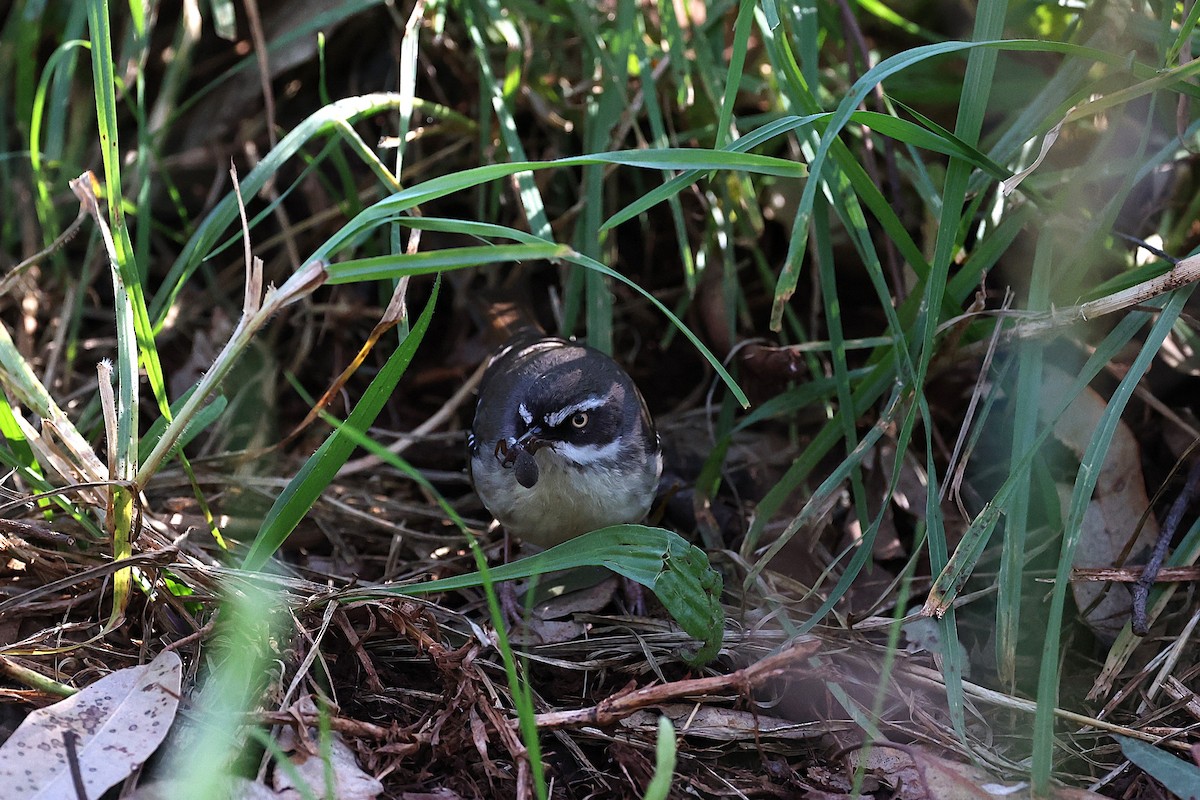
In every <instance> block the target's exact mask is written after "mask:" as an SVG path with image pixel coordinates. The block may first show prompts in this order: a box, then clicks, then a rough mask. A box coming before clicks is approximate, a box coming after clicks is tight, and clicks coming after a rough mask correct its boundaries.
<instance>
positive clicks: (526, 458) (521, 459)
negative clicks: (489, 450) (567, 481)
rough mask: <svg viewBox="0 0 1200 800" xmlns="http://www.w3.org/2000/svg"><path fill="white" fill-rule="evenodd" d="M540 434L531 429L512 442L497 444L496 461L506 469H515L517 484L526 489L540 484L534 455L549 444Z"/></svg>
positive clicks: (506, 441) (502, 441)
mask: <svg viewBox="0 0 1200 800" xmlns="http://www.w3.org/2000/svg"><path fill="white" fill-rule="evenodd" d="M539 433H541V431H540V430H538V429H537V428H531V429H530V430H528V431H526V432H525V433H524V434H523V435H521V437H520V438H517V439H514V440H512V441H511V442H509V441H508V440H505V439H501V440H500V441H498V442H496V450H495V453H494V455H495V456H496V460H497V461H499V462H500V466H502V467H504V468H505V469H515V470H516V472H515V474H516V477H517V483H519V484H521V485H522V486H524V487H525V488H526V489H532V488H533V487H534V485H535V484H537V482H538V465H537V461H536V460H535V459H534V457H533V456H534V454H535V453H537V451H538V450H540V449H541V448H543V447H545V446H546V445H547V444H549V442H547V441H546V440H545V439H542V438H540V437H539V436H538V434H539Z"/></svg>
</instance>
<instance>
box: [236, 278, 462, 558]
mask: <svg viewBox="0 0 1200 800" xmlns="http://www.w3.org/2000/svg"><path fill="white" fill-rule="evenodd" d="M440 285H441V281H440V279H439V280H438V281H436V282H435V283H434V288H433V293H432V294H431V295H430V298H429V302H427V303H426V304H425V309H424V310H423V311H422V312H421V316H420V317H418V319H417V321H416V322H415V323H414V324H413V326H412V329H411V330H410V331H409V333H408V336H406V337H404V341H402V342H401V343H400V346H399V347H397V348H396V350H395V352H393V353H392V355H391V356H389V357H388V360H387V363H386V364H385V365H384V367H383V368H382V369H381V370H380V371H379V373H378V374H377V375H376V376H375V379H374V380H373V381H371V385H370V386H369V387H367V390H366V392H365V393H364V394H363V397H362V399H361V400H359V402H358V404H357V405H355V407H354V411H353V412H351V414H350V418H349V420H347V425H349V426H351V427H353V428H355V429H357V430H367V429H368V428H369V427H370V426H371V423H372V422H374V420H375V417H377V416H378V415H379V412H380V411H381V410H382V409H383V406H384V404H385V403H386V402H387V401H388V399H389V398H390V397H391V395H392V390H393V389H395V387H396V384H397V383H398V382H399V381H400V378H401V377H402V376H403V375H404V372H405V370H407V369H408V365H409V363H411V361H412V357H413V355H414V354H415V353H416V351H417V346H418V345H419V344H420V343H421V340H422V339H423V338H424V336H425V331H426V330H428V328H429V321H430V319H432V318H433V309H434V306H435V305H436V302H437V296H438V288H439V287H440ZM354 447H355V444H354V442H353V441H352V440H350V439H349V437H347V436H345V435H344V434H341V433H340V432H336V431H335V432H334V433H332V434H330V436H329V438H328V439H326V440H325V442H324V443H323V444H322V445H321V446H320V448H318V449H317V452H315V453H313V455H312V456H311V457H310V458H309V459H308V461H306V462H305V464H304V466H303V467H302V468H301V469H300V471H299V472H298V473H297V474H296V476H295V477H293V478H292V480H291V481H289V482H288V485H287V487H286V488H285V489H284V490H283V492H281V493H280V495H279V497H277V498H276V499H275V503H274V504H273V505H272V506H271V510H270V511H269V512H267V516H266V519H264V520H263V523H262V525H261V526H260V527H259V531H258V535H257V536H255V538H254V542H253V543H252V544H251V546H250V551H249V552H248V553H247V554H246V557H245V559H244V560H243V562H242V568H243V569H247V570H258V569H262V568H263V566H265V565H266V563H267V560H268V559H269V558H270V557H271V556H272V555H273V554H274V553H275V551H276V550H278V549H279V546H280V545H282V544H283V541H284V539H286V538H287V537H288V535H289V534H291V532H292V531H293V530H295V528H296V525H298V524H299V523H300V520H301V519H303V518H304V516H305V515H306V514H307V513H308V511H309V509H311V508H312V506H313V503H315V502H316V501H317V498H318V497H320V495H321V492H323V491H324V490H325V487H327V486H328V485H329V483H330V481H332V480H333V479H334V477H335V476H336V475H337V471H338V470H339V469H341V467H342V465H343V464H345V463H346V459H348V458H349V457H350V454H351V453H352V452H353V451H354Z"/></svg>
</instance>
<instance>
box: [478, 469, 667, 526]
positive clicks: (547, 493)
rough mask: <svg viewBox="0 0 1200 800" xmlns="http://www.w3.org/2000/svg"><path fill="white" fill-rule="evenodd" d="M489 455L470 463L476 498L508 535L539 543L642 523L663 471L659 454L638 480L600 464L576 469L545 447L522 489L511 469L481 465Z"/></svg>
mask: <svg viewBox="0 0 1200 800" xmlns="http://www.w3.org/2000/svg"><path fill="white" fill-rule="evenodd" d="M559 446H561V445H559ZM489 457H491V456H490V454H487V455H484V454H480V455H477V456H476V457H475V463H474V464H473V469H472V473H473V477H474V480H475V490H476V491H477V492H478V493H479V497H480V499H481V500H483V504H484V505H485V506H487V508H488V510H489V511H491V512H492V514H493V515H495V517H496V519H497V520H499V522H500V524H502V525H503V526H504V527H505V528H507V529H508V531H509V532H510V533H512V534H514V535H516V536H519V537H520V538H522V539H524V540H526V541H529V542H532V543H533V544H537V545H540V546H542V547H551V546H553V545H556V544H560V543H562V542H565V541H566V540H567V539H571V538H574V537H576V536H579V535H581V534H584V533H587V532H588V531H592V530H595V529H597V528H603V527H606V526H608V525H618V524H620V523H625V522H640V521H641V520H642V519H643V518H644V517H645V516H646V514H647V513H648V512H649V511H650V505H651V503H652V502H653V501H654V491H655V488H656V487H657V485H658V476H659V474H660V473H661V471H662V459H661V457H659V458H658V459H657V460H656V461H655V463H654V464H652V465H651V467H652V468H651V469H647V470H646V471H645V473H644V474H643V475H641V476H639V480H633V481H626V480H615V479H613V478H612V477H610V472H609V470H607V469H605V468H603V467H598V468H591V469H589V468H586V467H580V466H579V465H578V464H575V463H571V462H569V461H566V460H564V459H563V458H562V457H561V456H560V455H558V454H556V453H554V452H553V450H552V449H551V448H549V447H545V448H542V449H541V450H539V451H538V452H537V455H536V456H535V458H536V459H537V464H538V481H537V483H535V484H534V485H533V487H532V488H530V489H526V488H525V487H524V486H521V485H520V484H519V483H517V481H516V477H515V476H514V475H513V471H512V470H511V469H504V470H493V469H484V468H483V464H482V463H481V460H482V459H483V458H489Z"/></svg>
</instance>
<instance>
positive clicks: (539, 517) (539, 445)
mask: <svg viewBox="0 0 1200 800" xmlns="http://www.w3.org/2000/svg"><path fill="white" fill-rule="evenodd" d="M467 447H468V450H469V456H470V457H469V462H468V469H469V473H470V478H471V482H472V484H473V485H474V487H475V491H476V493H477V494H478V495H479V499H480V500H481V501H482V502H483V505H484V507H486V508H487V510H488V512H489V513H491V514H492V516H494V517H495V518H496V520H497V521H498V522H499V523H500V524H501V525H503V526H504V528H505V529H506V530H507V531H508V533H509V534H511V535H513V536H516V537H517V538H519V539H521V540H522V541H525V542H528V543H532V544H534V545H537V546H539V547H552V546H554V545H557V544H561V543H563V542H565V541H567V540H569V539H572V538H575V537H577V536H580V535H582V534H584V533H587V532H589V531H592V530H595V529H598V528H603V527H607V526H609V525H617V524H621V523H634V522H640V521H642V520H643V519H644V518H645V517H646V515H647V513H648V512H649V510H650V507H651V505H652V503H653V501H654V497H655V493H656V490H657V487H658V482H659V477H660V476H661V474H662V468H663V457H662V445H661V443H660V441H659V436H658V431H657V429H656V428H655V425H654V420H653V418H652V417H651V415H650V410H649V408H648V407H647V405H646V400H645V398H644V397H643V396H642V393H641V392H640V391H639V390H638V388H637V385H636V384H635V383H634V381H633V379H632V378H631V377H630V376H629V373H627V372H626V371H625V370H624V369H622V368H621V367H620V365H618V364H617V362H616V361H614V360H613V359H612V358H611V357H609V356H608V355H606V354H605V353H603V352H601V351H600V350H597V349H595V348H592V347H589V346H587V345H584V344H579V343H577V342H573V341H569V340H567V339H562V338H558V337H555V336H549V335H546V334H545V333H544V332H542V331H541V330H539V329H534V328H524V329H520V330H518V331H517V332H516V333H515V334H514V335H513V336H512V338H511V339H510V340H509V341H508V342H507V343H506V344H505V345H504V346H503V347H501V348H500V350H498V351H497V352H496V353H495V354H494V355H493V356H492V358H491V361H490V363H489V364H488V366H487V367H486V368H485V370H484V374H483V377H482V379H481V380H480V385H479V397H478V401H477V403H476V407H475V417H474V421H473V423H472V425H471V428H470V431H469V433H468V436H467Z"/></svg>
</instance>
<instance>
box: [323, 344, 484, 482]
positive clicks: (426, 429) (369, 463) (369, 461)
mask: <svg viewBox="0 0 1200 800" xmlns="http://www.w3.org/2000/svg"><path fill="white" fill-rule="evenodd" d="M487 365H488V360H486V359H485V360H484V361H483V363H481V364H480V365H479V367H478V368H477V369H476V370H475V372H474V373H472V375H471V377H470V378H467V380H466V382H465V383H463V385H462V386H460V387H459V388H458V391H456V392H455V393H454V394H453V395H451V396H450V399H449V400H447V401H446V402H445V404H444V405H442V407H441V408H439V409H438V410H437V411H436V412H435V413H434V414H433V416H431V417H430V418H429V419H427V420H425V421H424V422H422V423H421V424H420V425H418V426H417V427H415V428H413V429H412V431H410V432H409V433H406V434H404V435H403V436H401V437H400V438H399V439H397V440H396V441H394V442H392V443H391V444H389V445H388V446H387V449H388V452H390V453H393V454H395V455H399V454H400V453H403V452H404V451H405V450H407V449H408V448H409V446H410V445H412V443H413V442H415V441H417V440H418V439H420V438H421V437H422V436H425V435H426V434H428V433H431V432H432V431H434V430H437V429H438V428H439V427H441V425H442V423H444V422H445V421H446V420H448V419H449V418H450V417H452V416H453V415H454V412H455V411H457V410H458V408H459V407H460V406H461V405H462V404H463V403H465V402H466V401H467V399H468V398H469V397H470V396H471V393H472V392H474V391H475V387H476V386H478V385H479V381H480V380H481V379H482V378H483V371H484V370H485V369H487ZM317 408H320V406H319V405H318V406H317ZM381 463H382V459H380V458H379V457H378V456H375V455H367V456H363V457H362V458H360V459H357V460H355V461H349V462H347V463H346V465H345V466H344V467H342V468H341V469H340V470H338V477H339V478H344V477H345V476H347V475H353V474H355V473H358V472H362V471H363V470H367V469H371V468H373V467H376V466H378V465H379V464H381Z"/></svg>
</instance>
